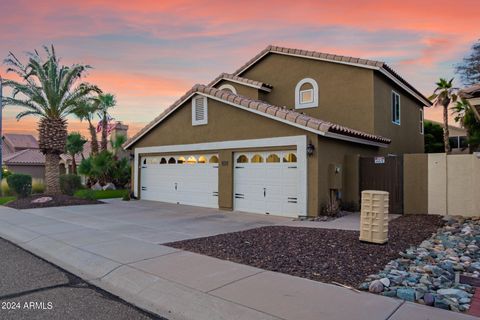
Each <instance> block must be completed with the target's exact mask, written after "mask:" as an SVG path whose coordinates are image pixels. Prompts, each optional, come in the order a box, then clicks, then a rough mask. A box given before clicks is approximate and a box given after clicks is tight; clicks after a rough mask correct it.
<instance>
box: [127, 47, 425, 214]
mask: <svg viewBox="0 0 480 320" xmlns="http://www.w3.org/2000/svg"><path fill="white" fill-rule="evenodd" d="M424 106H430V101H429V100H428V99H427V98H425V97H424V96H423V95H422V94H421V93H420V92H419V91H418V90H416V89H415V88H414V87H413V86H412V85H410V84H409V83H408V82H407V81H405V80H404V79H403V78H402V77H400V76H399V75H398V74H397V73H396V72H395V71H393V70H392V69H391V68H390V67H389V66H387V65H386V64H385V63H383V62H378V61H372V60H364V59H358V58H352V57H345V56H338V55H332V54H324V53H319V52H313V51H306V50H298V49H288V48H282V47H276V46H268V47H267V48H266V49H265V50H263V51H262V52H260V53H259V54H258V55H257V56H255V57H254V58H253V59H251V60H250V61H248V62H247V63H246V64H245V65H243V66H242V67H241V68H239V69H238V70H237V71H235V72H234V73H233V74H221V75H220V76H219V77H217V78H216V79H215V80H213V81H212V82H211V83H210V84H208V85H195V86H194V87H193V88H192V89H191V90H189V91H188V92H187V93H186V94H185V95H184V96H182V97H181V98H180V99H179V100H178V101H177V102H175V103H174V104H173V105H172V106H170V107H169V108H168V109H166V110H165V111H164V112H163V113H162V114H160V115H159V116H158V117H157V118H155V119H154V120H153V121H152V122H151V123H150V124H148V125H147V126H146V127H145V128H143V129H142V130H141V131H140V132H139V133H138V134H136V135H135V136H133V137H132V138H131V139H130V140H129V141H127V143H126V144H125V146H126V147H127V148H128V149H130V150H131V151H132V153H133V154H134V165H133V170H132V171H133V172H132V175H133V177H132V179H133V183H132V187H133V191H134V193H135V195H136V196H137V197H139V198H141V199H147V200H155V201H164V202H171V203H180V204H188V205H196V206H204V207H213V208H221V209H225V210H238V211H245V212H256V213H268V214H272V215H283V216H292V217H295V216H299V215H301V216H304V215H309V216H316V215H318V214H319V212H320V210H321V208H322V206H323V205H325V204H326V203H327V202H329V201H330V200H331V197H341V198H342V199H343V200H345V201H357V202H358V199H359V189H358V165H357V163H355V161H357V160H358V158H356V157H355V156H357V157H358V155H363V156H376V155H388V154H403V153H418V152H423V108H424Z"/></svg>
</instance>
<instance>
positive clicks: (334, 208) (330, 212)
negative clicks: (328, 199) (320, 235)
mask: <svg viewBox="0 0 480 320" xmlns="http://www.w3.org/2000/svg"><path fill="white" fill-rule="evenodd" d="M339 213H340V206H339V204H338V201H334V202H332V203H328V204H324V205H322V206H321V208H320V215H322V216H329V217H335V216H336V215H338V214H339Z"/></svg>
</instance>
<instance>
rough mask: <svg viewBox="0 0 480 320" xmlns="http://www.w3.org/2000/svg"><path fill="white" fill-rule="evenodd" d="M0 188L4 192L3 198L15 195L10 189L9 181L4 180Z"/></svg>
mask: <svg viewBox="0 0 480 320" xmlns="http://www.w3.org/2000/svg"><path fill="white" fill-rule="evenodd" d="M0 188H1V190H2V197H8V196H12V195H13V193H12V191H11V190H10V188H9V187H8V183H7V179H2V183H1V185H0Z"/></svg>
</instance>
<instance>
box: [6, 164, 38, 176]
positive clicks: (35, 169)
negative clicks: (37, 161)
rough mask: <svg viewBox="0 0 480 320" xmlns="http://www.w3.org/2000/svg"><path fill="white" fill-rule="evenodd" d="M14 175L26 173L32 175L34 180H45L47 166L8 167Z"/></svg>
mask: <svg viewBox="0 0 480 320" xmlns="http://www.w3.org/2000/svg"><path fill="white" fill-rule="evenodd" d="M7 168H8V170H10V171H12V172H13V173H24V174H28V175H31V176H32V178H36V179H45V166H17V165H12V166H7Z"/></svg>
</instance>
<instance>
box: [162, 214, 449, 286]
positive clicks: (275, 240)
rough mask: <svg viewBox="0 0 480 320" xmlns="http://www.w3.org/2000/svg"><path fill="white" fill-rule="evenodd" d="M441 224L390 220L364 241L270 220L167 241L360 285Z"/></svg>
mask: <svg viewBox="0 0 480 320" xmlns="http://www.w3.org/2000/svg"><path fill="white" fill-rule="evenodd" d="M442 225H443V221H442V218H441V217H440V216H434V215H408V216H402V217H400V218H397V219H395V220H392V221H390V223H389V230H390V232H389V241H388V243H387V244H384V245H377V244H369V243H363V242H360V241H359V240H358V238H359V232H358V231H346V230H334V229H320V228H303V227H285V226H271V227H261V228H256V229H251V230H247V231H240V232H233V233H227V234H221V235H217V236H212V237H206V238H199V239H192V240H185V241H178V242H173V243H168V244H167V245H168V246H171V247H174V248H178V249H183V250H188V251H193V252H197V253H200V254H205V255H208V256H212V257H216V258H220V259H224V260H230V261H233V262H237V263H242V264H247V265H250V266H254V267H258V268H262V269H266V270H271V271H277V272H282V273H287V274H290V275H294V276H299V277H304V278H308V279H312V280H317V281H322V282H332V281H335V282H339V283H341V284H345V285H349V286H355V287H356V286H358V285H359V284H360V283H362V282H363V281H364V280H365V278H366V277H367V276H368V275H370V274H373V273H377V272H379V271H380V270H382V269H383V268H384V266H385V265H386V264H387V263H388V262H389V261H390V260H392V259H395V258H397V257H398V254H399V253H400V252H402V251H404V250H406V249H407V248H409V247H410V246H412V245H418V244H420V243H421V242H422V241H423V240H425V239H427V238H429V237H430V236H431V235H432V234H433V233H434V232H436V230H437V229H438V228H439V227H441V226H442Z"/></svg>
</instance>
